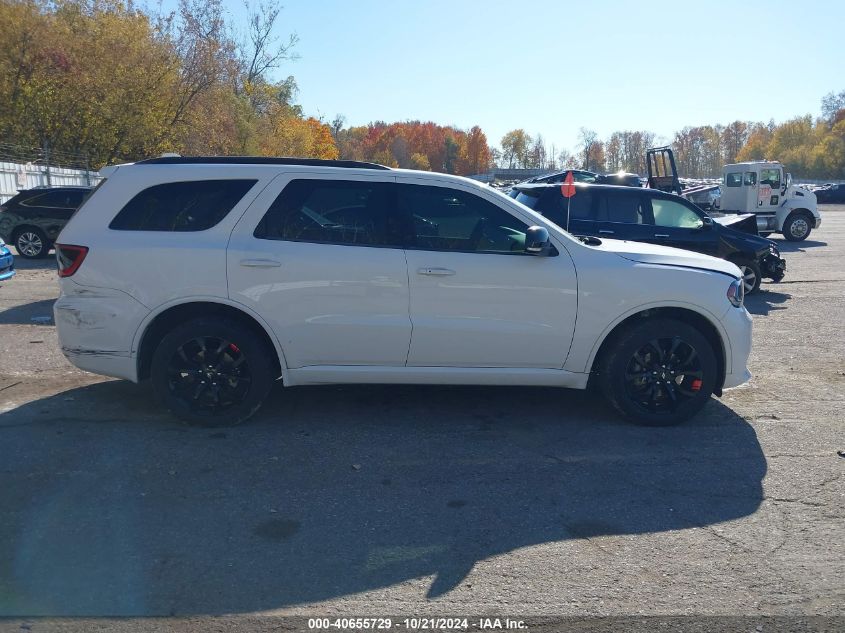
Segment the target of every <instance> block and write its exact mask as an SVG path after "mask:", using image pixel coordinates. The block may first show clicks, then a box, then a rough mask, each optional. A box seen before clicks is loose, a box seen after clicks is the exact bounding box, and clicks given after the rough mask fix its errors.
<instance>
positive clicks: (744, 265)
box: [731, 258, 763, 295]
mask: <svg viewBox="0 0 845 633" xmlns="http://www.w3.org/2000/svg"><path fill="white" fill-rule="evenodd" d="M731 261H732V262H733V263H734V264H736V265H737V266H738V267H739V270H740V272H742V283H743V285H744V286H745V294H746V295H750V294H753V293H755V292H757V291H758V290H759V289H760V281H761V280H762V279H763V271H762V269H761V268H760V264H759V263H758V262H756V261H754V260H753V259H748V258H736V259H732V260H731Z"/></svg>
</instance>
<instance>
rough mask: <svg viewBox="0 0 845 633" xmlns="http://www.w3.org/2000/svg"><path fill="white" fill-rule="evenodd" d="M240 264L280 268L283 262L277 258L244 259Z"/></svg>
mask: <svg viewBox="0 0 845 633" xmlns="http://www.w3.org/2000/svg"><path fill="white" fill-rule="evenodd" d="M240 265H241V266H246V267H247V268H278V267H279V266H281V265H282V262H277V261H276V260H275V259H242V260H241V261H240Z"/></svg>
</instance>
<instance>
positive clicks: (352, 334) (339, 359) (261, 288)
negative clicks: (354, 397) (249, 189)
mask: <svg viewBox="0 0 845 633" xmlns="http://www.w3.org/2000/svg"><path fill="white" fill-rule="evenodd" d="M393 180H394V179H393V178H392V177H384V176H382V177H380V178H377V177H366V176H357V175H349V176H346V175H345V176H344V177H343V179H342V180H340V179H331V180H328V179H325V178H320V177H319V176H317V175H313V174H298V175H295V176H294V175H291V174H287V175H284V176H279V177H278V178H276V180H274V181H273V182H272V183H271V184H270V185H268V186H267V188H266V189H265V190H264V191H263V192H262V193H261V194H260V195H259V196H258V198H256V200H255V201H254V202H253V203H252V205H250V207H249V209H248V210H247V212H246V213H245V214H244V216H243V217H242V218H241V220H240V221H239V222H238V224H237V225H236V227H235V229H234V231H233V232H232V236H231V239H230V242H229V248H228V251H227V269H228V275H229V296H230V298H231V299H233V300H235V301H238V302H240V303H243V304H245V305H247V306H249V307H250V308H252V309H253V310H254V311H255V312H257V313H258V314H259V315H261V317H263V318H264V319H265V320H266V321H267V322H268V323H269V324H270V325H271V327H272V328H273V330H274V332H275V333H276V336H277V337H278V339H279V342H280V344H281V346H282V349H283V351H284V354H285V361H286V363H287V366H288V367H290V368H298V367H305V366H311V365H394V366H403V365H404V364H405V359H406V357H407V355H408V345H409V343H410V339H411V321H410V317H409V314H408V301H409V295H408V272H407V267H406V264H405V254H404V251H403V250H402V245H401V243H400V242H401V241H402V237H401V235H400V232H399V231H398V230H397V227H396V223H395V217H396V216H395V213H392V208H391V207H392V187H393Z"/></svg>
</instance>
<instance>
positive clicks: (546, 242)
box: [525, 226, 552, 257]
mask: <svg viewBox="0 0 845 633" xmlns="http://www.w3.org/2000/svg"><path fill="white" fill-rule="evenodd" d="M551 249H552V242H551V238H550V237H549V231H548V229H546V228H545V227H542V226H532V227H529V228H528V230H527V231H526V232H525V252H526V253H529V254H530V255H538V256H540V257H545V256H547V255H548V254H549V253H550V252H551Z"/></svg>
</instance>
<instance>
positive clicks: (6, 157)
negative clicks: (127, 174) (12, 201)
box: [0, 143, 101, 203]
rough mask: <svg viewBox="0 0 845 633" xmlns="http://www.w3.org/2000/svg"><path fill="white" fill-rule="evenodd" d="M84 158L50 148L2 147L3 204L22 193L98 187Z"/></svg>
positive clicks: (96, 177) (0, 190)
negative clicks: (54, 188)
mask: <svg viewBox="0 0 845 633" xmlns="http://www.w3.org/2000/svg"><path fill="white" fill-rule="evenodd" d="M100 180H101V179H100V176H99V174H98V173H97V172H95V171H91V169H90V165H89V163H88V158H87V156H85V155H84V154H72V153H68V152H51V151H50V148H49V147H22V146H20V145H10V144H7V143H0V203H3V202H5V201H6V200H8V199H9V198H11V197H12V196H14V195H15V194H16V193H17V192H18V191H20V190H21V189H31V188H33V187H58V186H67V185H87V186H92V185H96V184H97V183H98V182H99V181H100Z"/></svg>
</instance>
